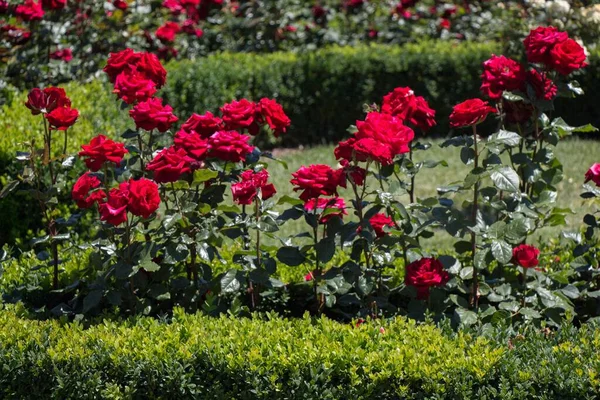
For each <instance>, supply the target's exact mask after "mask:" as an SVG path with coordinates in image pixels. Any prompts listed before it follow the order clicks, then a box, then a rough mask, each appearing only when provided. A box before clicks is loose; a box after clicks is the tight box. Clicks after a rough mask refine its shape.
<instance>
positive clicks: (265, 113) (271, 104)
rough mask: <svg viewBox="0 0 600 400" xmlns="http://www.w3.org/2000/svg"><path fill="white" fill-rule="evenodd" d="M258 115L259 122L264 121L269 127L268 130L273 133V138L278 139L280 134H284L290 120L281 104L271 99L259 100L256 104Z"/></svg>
mask: <svg viewBox="0 0 600 400" xmlns="http://www.w3.org/2000/svg"><path fill="white" fill-rule="evenodd" d="M257 109H258V113H259V115H260V117H259V118H260V119H261V121H262V120H263V119H264V121H265V122H266V123H267V125H269V128H271V130H272V131H273V132H274V134H275V137H279V135H280V134H282V133H285V131H286V130H287V128H288V127H289V126H290V123H291V121H290V119H289V118H288V116H287V115H285V112H284V111H283V107H282V106H281V104H279V103H277V102H276V101H275V100H271V99H267V98H264V99H260V101H259V102H258V106H257Z"/></svg>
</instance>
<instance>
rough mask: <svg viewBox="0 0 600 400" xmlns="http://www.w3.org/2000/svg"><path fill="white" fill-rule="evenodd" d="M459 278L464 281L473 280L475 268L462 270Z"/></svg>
mask: <svg viewBox="0 0 600 400" xmlns="http://www.w3.org/2000/svg"><path fill="white" fill-rule="evenodd" d="M459 276H460V278H461V279H462V280H467V279H471V278H473V267H464V268H463V269H461V270H460V273H459Z"/></svg>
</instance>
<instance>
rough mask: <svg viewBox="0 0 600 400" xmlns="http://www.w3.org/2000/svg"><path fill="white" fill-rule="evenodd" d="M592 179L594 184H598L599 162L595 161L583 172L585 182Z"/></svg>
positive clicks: (599, 177)
mask: <svg viewBox="0 0 600 400" xmlns="http://www.w3.org/2000/svg"><path fill="white" fill-rule="evenodd" d="M589 181H592V182H594V183H595V184H596V186H600V164H599V163H595V164H594V165H592V166H591V167H590V169H588V170H587V172H586V173H585V183H588V182H589Z"/></svg>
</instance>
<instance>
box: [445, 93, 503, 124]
mask: <svg viewBox="0 0 600 400" xmlns="http://www.w3.org/2000/svg"><path fill="white" fill-rule="evenodd" d="M495 112H497V110H496V109H495V108H494V107H491V106H490V105H489V104H488V102H487V101H483V100H481V99H469V100H466V101H464V102H462V103H460V104H457V105H455V106H454V108H453V109H452V114H450V126H451V127H453V128H460V127H463V126H471V125H476V124H478V123H480V122H483V121H484V120H485V119H486V117H487V116H488V114H489V113H495Z"/></svg>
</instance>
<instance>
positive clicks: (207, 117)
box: [181, 111, 223, 139]
mask: <svg viewBox="0 0 600 400" xmlns="http://www.w3.org/2000/svg"><path fill="white" fill-rule="evenodd" d="M222 128H223V121H221V118H219V117H216V116H214V115H213V113H211V112H210V111H207V112H205V113H204V114H203V115H200V114H192V116H191V117H189V118H188V120H187V121H185V122H184V123H183V125H181V129H183V130H184V131H186V132H192V131H194V132H197V133H198V134H199V135H200V136H202V138H204V139H208V138H209V137H210V136H211V135H212V134H213V133H215V132H217V131H219V130H221V129H222Z"/></svg>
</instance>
